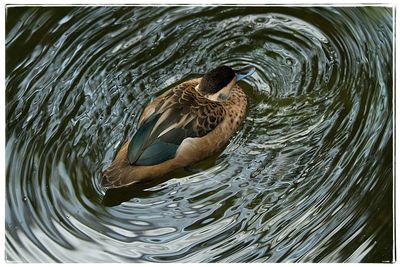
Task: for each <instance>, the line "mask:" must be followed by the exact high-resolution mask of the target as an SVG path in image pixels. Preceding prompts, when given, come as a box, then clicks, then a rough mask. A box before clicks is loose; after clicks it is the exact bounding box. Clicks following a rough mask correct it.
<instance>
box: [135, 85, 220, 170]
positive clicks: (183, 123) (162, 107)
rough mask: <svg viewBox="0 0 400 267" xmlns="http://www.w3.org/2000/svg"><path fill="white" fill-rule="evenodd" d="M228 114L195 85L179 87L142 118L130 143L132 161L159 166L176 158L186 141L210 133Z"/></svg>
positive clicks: (166, 95) (136, 163) (138, 163)
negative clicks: (180, 147)
mask: <svg viewBox="0 0 400 267" xmlns="http://www.w3.org/2000/svg"><path fill="white" fill-rule="evenodd" d="M152 109H153V108H152ZM145 111H146V109H145ZM224 116H225V109H224V108H223V107H222V105H221V104H219V103H215V102H211V101H209V100H207V99H206V98H204V97H201V96H200V94H199V93H197V91H196V90H194V88H189V89H187V88H185V87H182V86H180V87H179V86H178V87H176V88H174V89H173V90H171V91H170V92H169V93H168V94H164V95H163V97H162V99H161V101H158V104H157V105H155V106H154V112H153V113H152V114H151V115H150V114H147V116H146V117H145V118H143V119H142V120H141V121H140V126H139V129H138V130H137V132H136V134H135V135H134V136H133V138H132V139H131V141H130V143H129V146H128V160H129V163H130V164H135V165H156V164H159V163H161V162H164V161H166V160H169V159H172V158H174V157H175V154H176V151H177V150H178V148H179V146H180V144H181V143H182V141H183V140H185V139H186V138H189V137H202V136H204V135H206V134H207V133H209V132H211V131H212V130H213V129H215V127H217V125H218V124H219V123H220V122H221V121H222V120H223V119H224Z"/></svg>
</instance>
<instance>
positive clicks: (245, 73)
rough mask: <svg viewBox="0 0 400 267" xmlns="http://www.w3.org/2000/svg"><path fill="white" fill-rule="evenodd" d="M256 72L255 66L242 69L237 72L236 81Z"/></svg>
mask: <svg viewBox="0 0 400 267" xmlns="http://www.w3.org/2000/svg"><path fill="white" fill-rule="evenodd" d="M254 72H256V68H255V67H253V66H246V67H244V68H242V69H239V70H235V73H236V81H240V80H242V79H244V78H246V77H248V76H250V75H252V74H253V73H254Z"/></svg>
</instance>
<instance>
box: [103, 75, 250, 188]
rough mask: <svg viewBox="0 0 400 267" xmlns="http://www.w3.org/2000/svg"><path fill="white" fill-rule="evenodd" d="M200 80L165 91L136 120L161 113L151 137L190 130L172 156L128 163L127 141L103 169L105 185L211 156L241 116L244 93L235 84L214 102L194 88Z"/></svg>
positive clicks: (156, 175) (156, 173)
mask: <svg viewBox="0 0 400 267" xmlns="http://www.w3.org/2000/svg"><path fill="white" fill-rule="evenodd" d="M199 81H200V79H194V80H190V81H187V82H184V83H182V84H180V85H178V86H176V87H174V88H172V89H170V90H168V91H166V92H164V93H163V94H162V95H160V96H159V97H157V98H156V99H154V100H153V101H152V102H151V103H150V104H148V105H147V106H146V107H145V109H144V111H143V113H142V115H141V117H140V119H139V123H138V128H139V127H141V126H142V125H143V123H144V122H145V121H146V120H147V119H148V118H149V117H150V116H151V115H152V114H154V113H160V114H161V116H160V118H159V119H158V121H157V123H156V125H155V126H154V129H153V132H152V135H153V137H152V138H154V137H155V136H160V135H161V136H163V135H162V134H163V132H164V131H167V132H168V129H169V128H171V127H172V128H173V127H176V126H177V125H178V126H179V127H181V128H182V129H185V130H187V131H188V132H189V133H190V136H188V137H187V138H185V139H184V140H183V142H182V143H181V144H180V146H179V148H178V150H177V151H176V155H175V156H174V158H172V159H169V160H166V161H164V162H161V163H159V164H155V165H152V166H137V165H131V164H130V163H129V161H128V159H127V153H128V145H129V143H128V142H127V143H125V144H124V145H123V146H122V148H121V149H120V150H119V151H118V153H117V155H116V157H115V159H114V161H113V162H112V163H111V165H110V167H109V168H107V169H106V170H105V171H104V173H103V175H102V185H103V186H104V187H106V188H117V187H122V186H127V185H130V184H133V183H137V182H141V181H147V180H151V179H155V178H159V177H162V176H163V175H165V174H166V173H168V172H170V171H172V170H174V169H177V168H181V167H185V166H188V165H191V164H194V163H196V162H199V161H201V160H203V159H205V158H207V157H209V156H211V155H212V154H214V153H216V152H217V151H218V150H220V149H221V148H222V147H223V146H224V145H225V144H226V143H227V142H228V140H229V138H230V137H231V136H232V135H233V133H234V132H235V131H236V130H237V128H238V127H239V126H240V124H241V122H242V121H243V119H244V116H245V111H246V105H247V99H246V95H245V93H244V92H243V90H242V89H241V88H240V87H239V86H238V85H234V87H233V89H232V93H231V95H230V97H229V99H227V100H226V101H224V102H214V101H211V100H209V99H207V98H205V97H203V96H202V95H200V94H199V93H198V92H197V91H196V90H195V87H196V86H197V85H198V84H199ZM167 137H168V136H167Z"/></svg>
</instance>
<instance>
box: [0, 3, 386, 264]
mask: <svg viewBox="0 0 400 267" xmlns="http://www.w3.org/2000/svg"><path fill="white" fill-rule="evenodd" d="M392 12H393V10H392V9H391V8H385V7H347V8H338V7H229V6H220V7H215V6H202V7H201V6H197V7H195V6H179V7H138V6H136V7H135V6H130V7H123V6H111V7H8V9H7V16H6V55H7V58H6V123H7V128H6V169H7V170H6V257H7V260H9V261H17V262H19V261H23V262H143V261H152V262H174V261H180V262H360V261H364V262H386V261H392V260H393V254H392V253H393V212H392V208H393V203H392V202H393V163H392V161H393V149H392V143H393V117H392V115H393V104H392V99H393V95H392V94H393V92H392V91H393V88H392V87H393V85H392V84H393V82H392V80H393V71H392V68H393V65H392V53H393V51H392V49H393V48H392V40H393V37H392V35H393V33H392V32H393V25H392V18H393V14H392ZM219 64H228V65H230V66H233V67H240V66H244V65H247V64H250V65H254V66H255V67H256V68H257V73H256V74H255V75H253V76H252V77H251V78H249V79H248V80H247V81H245V82H241V83H240V85H241V86H242V87H243V88H244V89H245V91H246V93H247V95H248V97H249V108H248V112H247V119H246V120H245V122H244V124H243V126H242V127H241V128H240V130H239V131H238V132H237V134H236V135H235V136H234V137H233V138H232V140H231V142H230V143H229V145H228V146H227V147H226V148H225V149H224V150H223V151H221V153H220V154H218V155H216V156H214V157H212V158H211V159H208V160H206V161H204V162H202V163H200V164H199V167H201V168H203V169H204V170H203V171H201V172H199V173H195V174H190V173H185V172H183V171H176V172H174V173H172V174H171V175H169V176H168V177H166V178H165V179H164V180H163V181H158V182H153V183H147V184H143V185H139V186H137V187H135V188H130V189H129V190H128V189H122V190H117V191H109V192H105V191H104V190H103V189H102V188H101V186H100V185H99V181H100V173H101V172H102V171H103V170H104V169H105V168H106V167H107V166H108V165H109V164H110V162H111V161H112V159H113V157H114V155H115V153H116V151H117V149H118V148H119V146H120V145H121V142H122V141H123V140H126V139H127V138H129V136H131V135H132V134H133V133H134V132H135V127H136V123H137V119H138V116H139V115H140V112H141V110H142V108H143V107H144V106H145V105H146V104H147V103H148V102H149V101H150V100H151V99H152V98H153V97H155V96H157V95H158V94H160V93H161V92H162V91H163V90H164V89H165V88H170V87H172V86H174V85H176V84H178V83H180V82H182V81H184V80H187V79H190V78H193V77H197V76H199V75H201V74H202V73H204V72H206V71H207V70H209V69H211V68H213V67H215V66H216V65H219Z"/></svg>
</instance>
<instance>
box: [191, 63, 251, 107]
mask: <svg viewBox="0 0 400 267" xmlns="http://www.w3.org/2000/svg"><path fill="white" fill-rule="evenodd" d="M254 72H255V68H254V67H252V66H248V67H245V68H242V69H239V70H233V69H232V68H230V67H228V66H219V67H217V68H215V69H213V70H211V71H209V72H207V73H206V74H205V75H204V76H203V77H202V78H201V81H200V83H199V85H198V86H197V88H196V89H197V91H198V92H199V93H200V94H201V95H203V96H204V97H206V98H208V99H210V100H212V101H216V102H222V101H225V100H227V99H228V98H229V96H230V94H231V90H232V88H233V86H234V85H235V84H236V82H238V81H240V80H241V79H243V78H246V77H247V76H250V75H252V74H253V73H254Z"/></svg>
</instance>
